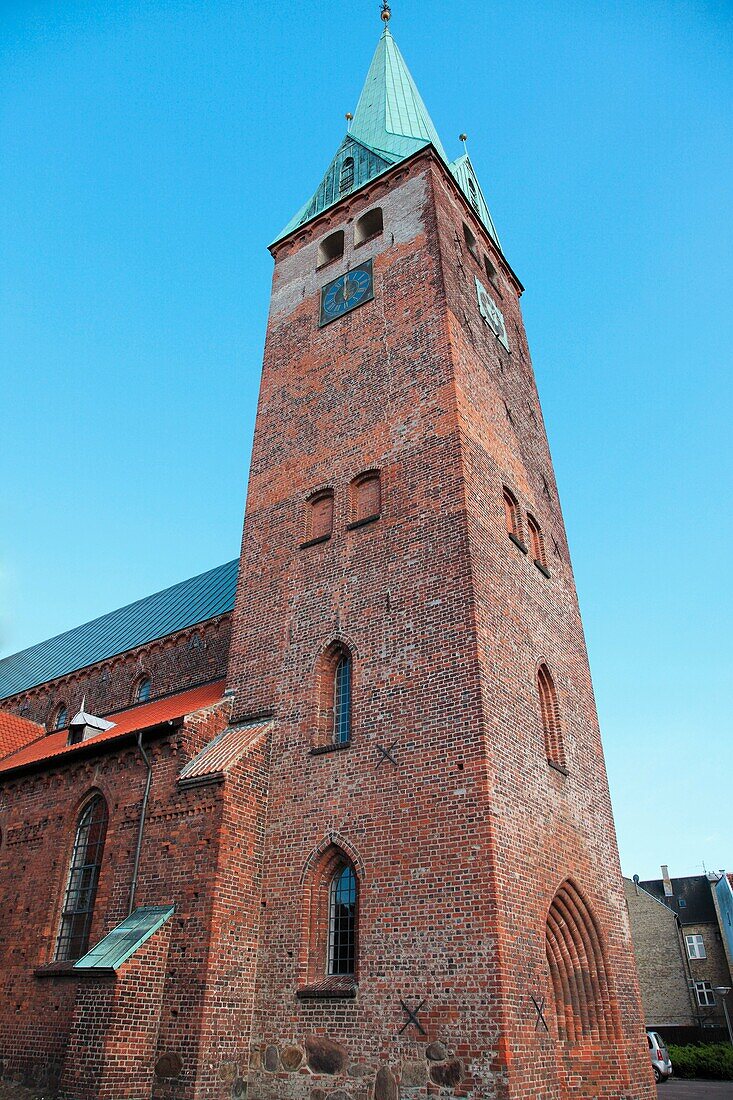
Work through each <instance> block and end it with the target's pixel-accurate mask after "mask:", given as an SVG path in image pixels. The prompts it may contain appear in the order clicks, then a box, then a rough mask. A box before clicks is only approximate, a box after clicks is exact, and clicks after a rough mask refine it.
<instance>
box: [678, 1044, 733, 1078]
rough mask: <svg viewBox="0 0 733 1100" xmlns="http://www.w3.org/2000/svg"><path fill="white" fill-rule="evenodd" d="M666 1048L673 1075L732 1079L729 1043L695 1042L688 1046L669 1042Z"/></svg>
mask: <svg viewBox="0 0 733 1100" xmlns="http://www.w3.org/2000/svg"><path fill="white" fill-rule="evenodd" d="M667 1049H668V1050H669V1057H670V1058H671V1060H672V1069H673V1071H674V1075H675V1077H701V1078H704V1079H707V1080H709V1081H733V1046H731V1045H730V1043H696V1044H695V1045H694V1046H689V1047H678V1046H676V1045H675V1044H674V1043H670V1044H669V1046H668V1048H667Z"/></svg>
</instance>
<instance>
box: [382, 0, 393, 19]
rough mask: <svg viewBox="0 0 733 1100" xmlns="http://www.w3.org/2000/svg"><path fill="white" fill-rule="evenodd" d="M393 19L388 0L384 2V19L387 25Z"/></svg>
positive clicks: (383, 0)
mask: <svg viewBox="0 0 733 1100" xmlns="http://www.w3.org/2000/svg"><path fill="white" fill-rule="evenodd" d="M391 18H392V9H391V8H390V6H389V4H388V3H387V0H382V19H383V20H384V22H385V23H389V21H390V19H391Z"/></svg>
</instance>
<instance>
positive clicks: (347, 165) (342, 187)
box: [339, 157, 354, 195]
mask: <svg viewBox="0 0 733 1100" xmlns="http://www.w3.org/2000/svg"><path fill="white" fill-rule="evenodd" d="M353 186H354V158H353V157H347V158H346V160H345V161H344V162H343V164H342V165H341V176H340V178H339V195H345V194H346V192H347V191H350V190H351V188H352V187H353Z"/></svg>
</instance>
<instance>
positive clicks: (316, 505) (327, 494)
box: [305, 489, 333, 542]
mask: <svg viewBox="0 0 733 1100" xmlns="http://www.w3.org/2000/svg"><path fill="white" fill-rule="evenodd" d="M332 533H333V491H332V490H331V489H326V490H325V491H324V492H322V493H317V494H316V495H315V496H314V497H311V499H310V500H309V501H308V511H307V518H306V531H305V537H306V541H307V542H320V541H322V540H325V539H328V538H330V537H331V534H332Z"/></svg>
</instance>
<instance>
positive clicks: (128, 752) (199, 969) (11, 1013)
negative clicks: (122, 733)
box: [0, 704, 251, 1098]
mask: <svg viewBox="0 0 733 1100" xmlns="http://www.w3.org/2000/svg"><path fill="white" fill-rule="evenodd" d="M227 715H228V705H227V704H219V705H217V706H216V707H212V708H208V709H207V710H206V711H202V712H199V714H197V715H195V716H193V717H192V718H189V720H188V722H187V726H186V728H184V729H182V730H179V731H177V732H175V733H172V734H170V735H168V736H166V737H164V738H162V739H160V740H157V741H156V742H155V743H153V744H151V745H150V746H149V747H148V750H147V751H148V752H149V755H150V758H151V761H152V765H153V780H152V785H151V791H150V801H149V806H148V813H147V819H146V825H145V834H144V844H143V849H142V856H141V861H140V877H139V882H138V889H137V895H136V904H137V905H145V904H151V905H153V904H154V905H159V904H166V903H170V902H173V903H174V904H175V906H176V911H175V914H174V916H173V917H172V918H171V922H170V923H171V929H170V932H171V941H170V953H169V957H168V977H167V982H166V986H165V991H164V996H163V1002H162V1011H161V1017H160V1030H159V1039H158V1042H159V1052H163V1053H164V1052H170V1051H175V1052H176V1053H177V1054H178V1055H179V1056H180V1057H181V1059H182V1062H183V1069H182V1074H181V1078H180V1086H179V1091H177V1092H176V1096H177V1097H180V1098H184V1097H186V1096H192V1095H193V1090H194V1088H195V1086H196V1078H197V1073H198V1071H199V1067H200V1057H199V1044H200V1031H201V1027H202V1020H203V1019H204V1015H205V1011H204V1010H205V996H206V990H205V981H206V977H207V974H208V973H209V971H210V968H211V966H212V956H211V925H212V920H213V917H214V913H215V910H216V907H217V906H218V905H219V904H220V902H219V901H218V900H217V898H218V890H217V875H218V864H219V844H220V832H221V827H222V821H223V818H224V816H225V814H224V803H225V794H224V791H223V790H222V787H221V786H202V787H196V788H193V789H191V790H182V789H181V788H179V787H178V784H177V776H178V773H179V771H180V769H181V767H182V766H183V764H184V763H185V762H186V760H187V759H190V758H191V757H192V756H193V755H195V753H196V752H198V751H199V749H200V748H201V747H202V746H203V745H204V744H205V743H206V742H207V741H209V740H210V739H211V738H212V737H213V736H215V734H216V733H217V732H218V731H219V730H221V729H222V728H224V726H225V724H226V721H227ZM145 776H146V770H145V767H144V765H143V762H142V760H141V759H140V756H139V753H138V751H137V748H136V747H135V746H132V747H130V748H128V749H122V750H120V749H118V750H117V751H115V752H114V753H109V754H105V755H100V756H98V757H97V758H93V759H87V760H85V761H84V762H76V763H71V764H69V765H67V766H65V767H54V768H50V769H48V771H46V772H38V773H34V774H29V775H26V776H19V777H17V778H14V779H12V780H10V781H8V780H5V781H4V782H2V783H1V784H0V834H1V836H2V841H1V842H0V914H1V915H2V916H1V918H0V919H2V934H1V935H0V982H1V983H2V988H1V993H2V995H1V996H0V1066H2V1072H3V1074H4V1075H5V1077H6V1078H9V1079H18V1080H23V1081H27V1082H29V1083H35V1082H39V1083H43V1082H44V1081H45V1080H49V1081H50V1082H51V1083H53V1082H54V1081H58V1078H59V1075H60V1072H61V1069H62V1066H63V1062H64V1053H65V1050H66V1046H67V1042H68V1036H69V1027H70V1023H71V1019H72V1015H73V1012H74V1003H75V996H76V990H77V988H78V987H79V985H80V982H79V980H78V979H76V978H70V977H68V976H65V975H57V974H49V973H48V972H47V973H46V975H45V976H39V975H38V974H36V973H34V971H36V969H37V968H39V967H42V966H44V965H46V964H49V963H51V962H52V960H53V954H54V947H55V941H56V935H57V930H58V921H59V912H60V906H61V903H62V899H63V894H64V891H65V887H66V879H67V873H68V862H69V855H70V851H71V847H72V845H73V839H74V833H75V825H76V819H77V813H78V808H79V807H80V805H81V804H82V803H83V802H84V801H85V799H86V797H87V795H88V792H89V791H90V790H92V789H96V790H99V791H101V792H102V794H104V796H105V798H106V799H107V804H108V807H109V825H108V829H107V837H106V843H105V850H104V859H103V863H102V869H101V874H100V880H99V889H98V892H97V901H96V906H95V914H94V920H93V923H92V929H91V935H90V944H93V943H96V942H97V941H98V940H99V939H100V938H101V937H102V935H104V934H105V933H106V932H107V931H109V929H110V928H112V927H114V925H115V924H117V923H118V922H119V921H120V920H121V919H122V918H123V917H124V916H125V915H126V913H127V904H128V899H129V890H130V882H131V875H132V864H133V857H134V850H135V843H136V840H137V829H138V822H139V816H140V810H141V801H142V794H143V789H144V784H145ZM227 828H228V830H230V829H231V825H228V826H227ZM227 835H228V834H227ZM241 903H242V906H243V907H244V908H245V909H249V907H250V905H251V901H250V898H249V897H245V898H244V899H241ZM247 962H248V965H250V966H251V959H250V958H249V956H248V959H247ZM146 995H147V994H146V992H145V988H144V986H142V985H141V986H140V996H141V997H142V998H143V999H144V998H145V997H146ZM145 1071H146V1072H148V1071H151V1066H150V1065H148V1066H147V1067H145ZM160 1087H161V1088H162V1089H163V1090H164V1091H163V1093H162V1094H163V1095H165V1094H166V1093H165V1085H164V1083H163V1082H160Z"/></svg>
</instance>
